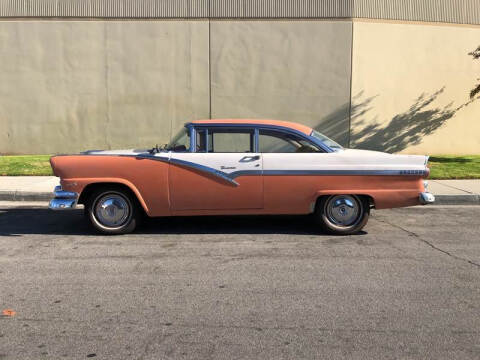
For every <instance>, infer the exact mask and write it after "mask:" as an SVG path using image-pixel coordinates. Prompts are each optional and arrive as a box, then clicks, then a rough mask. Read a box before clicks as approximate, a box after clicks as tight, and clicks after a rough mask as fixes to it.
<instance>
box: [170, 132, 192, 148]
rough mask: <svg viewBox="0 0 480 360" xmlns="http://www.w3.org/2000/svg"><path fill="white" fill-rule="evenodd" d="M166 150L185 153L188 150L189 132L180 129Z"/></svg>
mask: <svg viewBox="0 0 480 360" xmlns="http://www.w3.org/2000/svg"><path fill="white" fill-rule="evenodd" d="M166 150H168V151H174V152H187V151H189V150H190V131H189V129H187V128H183V129H181V130H180V131H179V132H178V133H177V134H176V135H175V136H174V137H173V139H172V140H171V141H170V142H169V143H168V145H167V147H166Z"/></svg>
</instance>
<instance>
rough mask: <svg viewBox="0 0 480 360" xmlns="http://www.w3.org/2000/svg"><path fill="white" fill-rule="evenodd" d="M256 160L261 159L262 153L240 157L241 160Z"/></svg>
mask: <svg viewBox="0 0 480 360" xmlns="http://www.w3.org/2000/svg"><path fill="white" fill-rule="evenodd" d="M255 160H260V155H251V156H244V157H243V158H241V159H240V162H250V161H255Z"/></svg>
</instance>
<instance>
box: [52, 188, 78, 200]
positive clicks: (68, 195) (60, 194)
mask: <svg viewBox="0 0 480 360" xmlns="http://www.w3.org/2000/svg"><path fill="white" fill-rule="evenodd" d="M53 194H54V195H55V197H56V198H59V199H76V198H77V197H78V194H77V193H75V192H71V191H63V190H58V191H54V192H53Z"/></svg>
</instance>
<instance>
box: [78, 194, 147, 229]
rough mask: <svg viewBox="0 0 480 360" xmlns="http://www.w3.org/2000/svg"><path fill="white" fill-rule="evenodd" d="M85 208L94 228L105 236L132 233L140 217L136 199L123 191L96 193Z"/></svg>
mask: <svg viewBox="0 0 480 360" xmlns="http://www.w3.org/2000/svg"><path fill="white" fill-rule="evenodd" d="M85 208H86V212H87V216H88V218H89V220H90V222H91V224H92V225H93V227H94V228H95V229H96V230H97V231H99V232H101V233H104V234H127V233H130V232H132V231H133V230H135V227H136V226H137V223H138V221H139V216H140V213H139V211H138V205H137V202H136V199H135V198H133V196H132V195H131V194H130V193H128V192H127V191H124V190H122V189H115V188H111V189H105V188H104V189H99V190H97V191H94V192H93V194H92V195H91V196H90V199H89V201H88V202H87V204H86V207H85Z"/></svg>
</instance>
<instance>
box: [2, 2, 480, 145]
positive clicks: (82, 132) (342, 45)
mask: <svg viewBox="0 0 480 360" xmlns="http://www.w3.org/2000/svg"><path fill="white" fill-rule="evenodd" d="M22 1H23V0H22ZM185 1H187V0H185ZM238 1H240V0H238ZM378 1H380V0H378ZM456 1H460V0H456ZM300 2H301V1H300ZM397 3H398V2H397ZM398 4H399V3H398ZM219 9H220V8H219ZM302 9H303V10H305V9H304V8H302ZM319 9H320V8H319ZM339 9H340V10H342V9H343V7H341V8H339ZM220 10H222V9H220ZM220 10H218V9H217V10H215V11H220ZM237 10H238V9H237ZM280 10H282V9H279V10H278V11H280ZM307 10H308V9H307ZM320 10H321V9H320ZM320 10H318V11H320ZM340 10H339V11H340ZM229 11H230V10H229ZM232 11H233V10H232ZM245 11H246V10H245ZM282 11H284V9H283V10H282ZM305 11H306V10H305ZM322 11H323V10H322ZM342 11H343V10H342ZM282 14H283V13H282ZM385 16H386V15H385ZM479 39H480V26H478V25H456V24H440V23H437V24H426V23H405V22H399V21H393V20H391V21H384V20H361V19H355V20H354V21H353V22H352V20H349V19H336V20H332V19H309V20H306V19H196V20H193V19H192V20H187V19H176V20H173V19H171V20H166V19H162V20H159V19H155V20H153V19H152V20H108V21H107V20H98V19H97V20H87V19H77V20H74V19H70V20H58V19H56V20H54V19H49V20H40V19H37V18H31V19H10V20H5V19H4V20H3V21H0V58H1V59H2V61H0V79H1V80H2V81H0V154H2V153H3V154H5V153H21V154H26V153H64V152H77V151H81V150H85V149H102V148H125V147H151V146H153V145H154V144H157V143H158V144H163V143H165V142H167V141H168V140H169V139H170V138H171V136H172V135H173V133H175V132H176V131H177V130H178V129H179V128H180V127H181V126H182V124H183V123H184V122H186V121H189V120H192V119H201V118H209V117H214V118H223V117H233V118H235V117H241V118H246V117H251V118H275V119H285V120H292V121H298V122H301V123H305V124H308V125H310V126H312V127H314V128H316V129H318V130H319V131H322V132H324V133H326V134H327V135H329V136H331V137H332V138H334V139H336V140H338V141H339V142H341V143H342V144H345V145H348V144H349V143H350V145H351V146H353V147H361V148H370V149H376V150H386V151H390V152H407V153H428V154H438V153H478V152H480V143H479V141H480V137H479V136H477V134H478V133H479V130H480V128H479V126H480V122H478V121H477V119H478V118H480V107H479V106H480V101H474V102H469V98H468V93H469V91H470V89H472V88H473V87H474V85H475V84H476V79H477V78H478V77H479V76H480V75H479V74H480V61H474V60H473V59H472V58H471V57H470V56H468V52H470V51H472V50H474V49H475V48H476V47H477V46H478V45H480V42H479ZM352 49H353V52H352ZM352 59H353V61H351V60H352ZM350 115H351V117H350Z"/></svg>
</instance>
